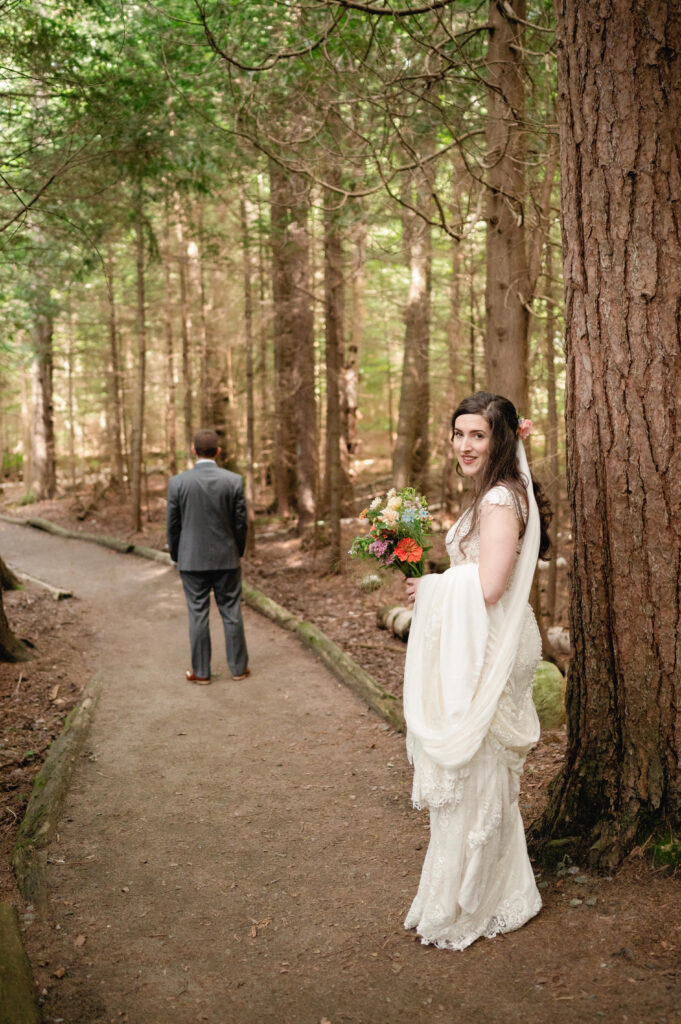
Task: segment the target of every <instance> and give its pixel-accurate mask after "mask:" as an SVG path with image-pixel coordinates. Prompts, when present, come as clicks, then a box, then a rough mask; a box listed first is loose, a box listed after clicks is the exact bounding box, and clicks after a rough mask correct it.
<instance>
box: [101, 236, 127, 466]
mask: <svg viewBox="0 0 681 1024" xmlns="http://www.w3.org/2000/svg"><path fill="white" fill-rule="evenodd" d="M105 275H106V298H107V313H108V316H107V319H108V326H109V362H108V368H107V369H108V372H107V384H108V391H109V403H108V406H109V447H110V450H111V462H112V475H113V478H114V481H117V482H118V483H120V484H122V483H123V481H124V479H125V470H124V463H123V444H122V435H123V414H122V409H121V407H122V399H121V392H122V386H121V362H120V354H119V346H118V326H117V323H116V297H115V292H114V260H113V254H112V251H111V248H109V252H108V256H107V261H106V271H105Z"/></svg>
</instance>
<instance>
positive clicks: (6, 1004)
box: [0, 903, 42, 1024]
mask: <svg viewBox="0 0 681 1024" xmlns="http://www.w3.org/2000/svg"><path fill="white" fill-rule="evenodd" d="M41 1020H42V1015H41V1013H40V1011H39V1010H38V1002H37V999H36V991H35V982H34V980H33V972H32V971H31V965H30V963H29V960H28V957H27V956H26V953H25V952H24V947H23V944H22V941H21V932H20V931H19V921H18V919H17V912H16V909H15V908H14V907H12V906H10V905H9V903H0V1024H40V1021H41Z"/></svg>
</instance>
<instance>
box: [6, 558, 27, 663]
mask: <svg viewBox="0 0 681 1024" xmlns="http://www.w3.org/2000/svg"><path fill="white" fill-rule="evenodd" d="M19 586H20V583H19V580H18V579H17V578H16V576H15V575H14V573H13V572H12V570H11V569H10V568H9V567H8V566H7V565H6V564H5V562H4V561H3V559H2V558H0V661H5V662H12V663H14V662H17V661H30V660H31V658H32V657H33V655H32V653H31V651H30V650H29V648H28V647H27V646H26V644H24V643H22V642H21V640H19V639H18V638H17V637H16V636H15V635H14V633H13V632H12V630H11V629H10V625H9V622H8V621H7V616H6V615H5V608H4V604H3V600H2V592H3V590H17V589H18V588H19Z"/></svg>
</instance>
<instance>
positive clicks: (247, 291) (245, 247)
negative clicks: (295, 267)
mask: <svg viewBox="0 0 681 1024" xmlns="http://www.w3.org/2000/svg"><path fill="white" fill-rule="evenodd" d="M239 213H240V215H241V248H242V252H243V260H244V332H245V335H246V504H247V506H248V540H247V551H248V554H249V555H254V554H255V478H254V462H255V401H254V394H253V362H254V360H253V292H252V285H251V276H252V275H251V244H250V241H251V240H250V232H249V226H248V216H247V212H246V200H245V198H244V193H243V188H242V191H241V196H240V199H239Z"/></svg>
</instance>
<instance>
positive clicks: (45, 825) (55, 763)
mask: <svg viewBox="0 0 681 1024" xmlns="http://www.w3.org/2000/svg"><path fill="white" fill-rule="evenodd" d="M100 692H101V683H100V682H99V679H98V677H97V676H95V677H94V678H93V679H92V680H91V681H90V683H88V685H87V687H86V690H85V693H84V696H83V699H82V700H81V702H80V704H77V705H76V707H75V708H74V709H73V711H72V712H71V713H70V715H69V716H68V718H67V719H66V723H65V724H64V728H63V729H62V731H61V732H60V734H59V736H58V737H57V739H56V740H55V741H54V743H53V744H52V746H51V747H50V749H49V750H48V752H47V757H46V758H45V761H44V763H43V766H42V768H41V769H40V771H39V772H38V774H37V775H36V778H35V781H34V783H33V789H32V791H31V797H30V799H29V801H28V807H27V808H26V814H25V816H24V820H23V821H22V823H21V826H20V828H19V833H18V835H17V841H16V844H15V846H14V849H13V850H12V854H11V857H10V861H11V864H12V867H13V869H14V875H15V877H16V880H17V886H18V888H19V892H20V893H21V895H22V896H23V897H24V899H25V900H27V901H28V902H29V903H33V904H34V905H35V906H36V908H37V909H38V910H39V911H40V912H41V913H45V911H46V909H47V886H46V881H45V863H46V852H45V847H46V846H47V845H48V844H49V842H50V841H51V839H52V837H53V835H54V833H55V832H56V830H57V825H58V824H59V819H60V817H61V812H62V808H63V806H64V800H65V799H66V794H67V792H68V788H69V784H70V781H71V776H72V775H73V770H74V768H75V766H76V762H77V760H78V757H79V756H80V752H81V750H82V748H83V744H84V742H85V738H86V736H87V734H88V730H89V728H90V724H91V722H92V717H93V715H94V711H95V708H96V706H97V701H98V700H99V695H100Z"/></svg>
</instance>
